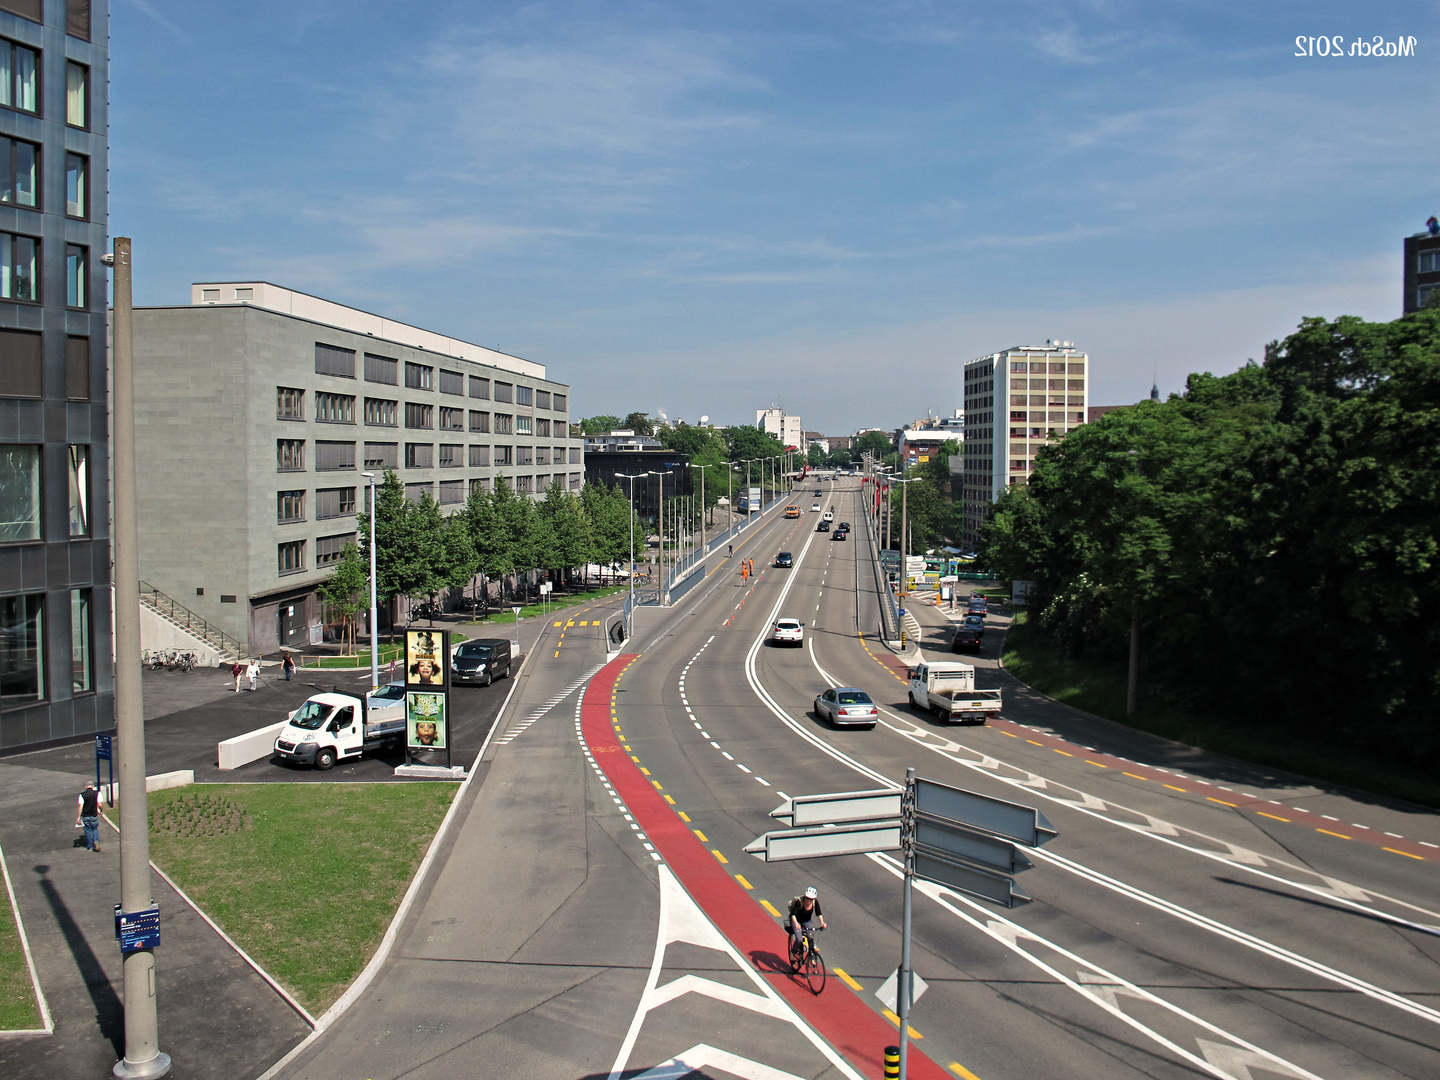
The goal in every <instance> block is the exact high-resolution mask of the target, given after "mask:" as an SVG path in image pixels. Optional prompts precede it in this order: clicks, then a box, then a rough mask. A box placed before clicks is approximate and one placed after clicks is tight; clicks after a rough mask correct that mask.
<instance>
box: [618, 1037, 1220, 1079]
mask: <svg viewBox="0 0 1440 1080" xmlns="http://www.w3.org/2000/svg"><path fill="white" fill-rule="evenodd" d="M706 1066H713V1067H714V1068H717V1069H723V1070H724V1071H725V1072H727V1073H731V1074H732V1075H734V1076H739V1077H742V1078H743V1080H801V1078H800V1077H798V1076H796V1075H795V1074H794V1073H788V1072H783V1071H782V1070H780V1069H773V1068H771V1067H770V1066H769V1065H762V1064H760V1062H758V1061H751V1060H750V1059H749V1058H743V1057H740V1056H739V1055H738V1054H731V1053H727V1052H726V1051H724V1050H717V1049H715V1047H713V1046H710V1045H708V1044H706V1043H697V1044H696V1045H694V1046H692V1047H691V1048H690V1049H689V1050H686V1051H685V1052H684V1053H683V1054H681V1055H679V1056H678V1057H673V1058H671V1059H670V1060H669V1061H666V1062H663V1063H661V1064H659V1065H656V1066H655V1068H653V1069H649V1070H647V1071H645V1072H643V1073H641V1074H640V1075H639V1076H637V1077H635V1078H634V1080H678V1078H679V1077H681V1076H688V1075H689V1074H690V1073H692V1072H696V1071H698V1070H700V1069H703V1068H705V1067H706ZM1247 1080H1248V1078H1247Z"/></svg>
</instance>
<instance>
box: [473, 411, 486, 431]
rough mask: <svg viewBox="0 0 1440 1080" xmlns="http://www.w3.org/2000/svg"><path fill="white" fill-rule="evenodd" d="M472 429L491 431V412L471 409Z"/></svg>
mask: <svg viewBox="0 0 1440 1080" xmlns="http://www.w3.org/2000/svg"><path fill="white" fill-rule="evenodd" d="M470 430H471V431H489V430H490V414H489V413H488V412H479V411H478V410H476V409H471V410H470Z"/></svg>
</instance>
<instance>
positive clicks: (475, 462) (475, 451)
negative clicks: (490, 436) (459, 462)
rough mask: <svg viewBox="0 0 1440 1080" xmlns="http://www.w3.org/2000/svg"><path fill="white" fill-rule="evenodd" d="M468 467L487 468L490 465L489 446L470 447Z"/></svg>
mask: <svg viewBox="0 0 1440 1080" xmlns="http://www.w3.org/2000/svg"><path fill="white" fill-rule="evenodd" d="M470 467H471V468H472V469H487V468H489V467H490V447H488V446H472V447H470Z"/></svg>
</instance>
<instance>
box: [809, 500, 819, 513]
mask: <svg viewBox="0 0 1440 1080" xmlns="http://www.w3.org/2000/svg"><path fill="white" fill-rule="evenodd" d="M819 512H820V504H819V503H812V504H811V506H810V513H812V514H818V513H819Z"/></svg>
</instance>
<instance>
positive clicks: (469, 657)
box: [450, 637, 510, 686]
mask: <svg viewBox="0 0 1440 1080" xmlns="http://www.w3.org/2000/svg"><path fill="white" fill-rule="evenodd" d="M509 674H510V639H509V638H495V637H486V638H475V639H474V640H472V641H462V642H461V643H460V644H459V645H457V646H456V647H455V649H454V650H453V651H452V652H451V653H450V680H451V681H452V682H454V683H456V684H457V685H458V684H459V683H479V684H480V685H481V686H489V685H490V684H491V683H492V682H494V681H495V680H496V679H503V678H504V677H505V676H506V675H509Z"/></svg>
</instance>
